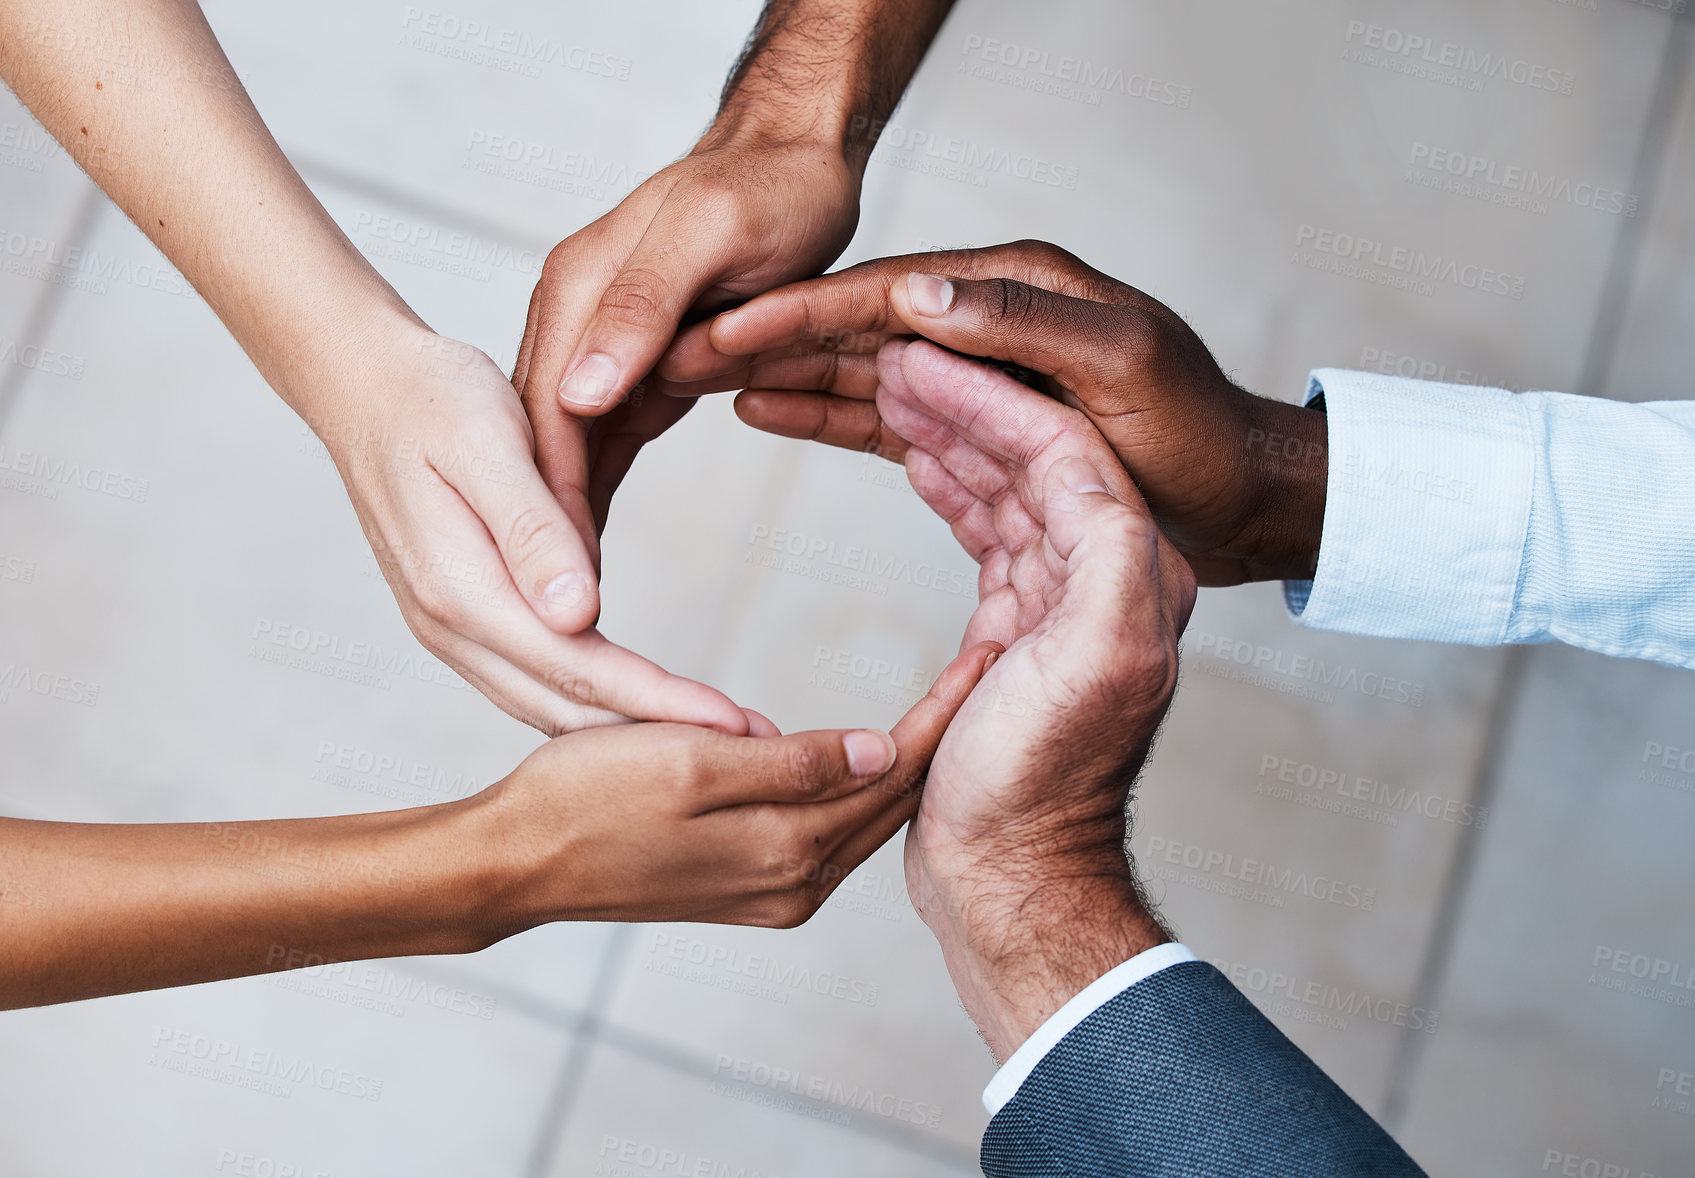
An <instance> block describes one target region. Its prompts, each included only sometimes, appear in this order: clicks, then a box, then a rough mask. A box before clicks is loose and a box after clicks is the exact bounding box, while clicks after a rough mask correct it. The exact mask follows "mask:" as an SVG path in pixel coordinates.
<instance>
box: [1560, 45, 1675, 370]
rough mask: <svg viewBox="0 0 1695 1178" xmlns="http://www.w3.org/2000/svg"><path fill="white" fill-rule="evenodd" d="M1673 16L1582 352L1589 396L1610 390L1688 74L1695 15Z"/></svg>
mask: <svg viewBox="0 0 1695 1178" xmlns="http://www.w3.org/2000/svg"><path fill="white" fill-rule="evenodd" d="M1671 20H1672V23H1671V29H1670V31H1669V32H1668V33H1667V35H1666V48H1665V53H1664V54H1663V55H1662V56H1661V58H1660V69H1659V74H1658V76H1657V77H1656V78H1655V80H1654V94H1653V97H1652V99H1651V100H1650V104H1649V107H1648V116H1647V118H1646V119H1645V120H1644V122H1643V127H1642V142H1641V144H1640V145H1639V146H1638V148H1637V152H1636V164H1635V167H1633V168H1632V169H1631V177H1630V185H1631V188H1630V190H1631V191H1632V192H1634V193H1636V195H1637V196H1638V197H1639V198H1640V203H1639V204H1638V205H1637V209H1636V216H1634V217H1630V218H1627V219H1626V220H1625V221H1624V224H1623V225H1621V226H1620V227H1619V234H1618V237H1617V239H1616V240H1615V241H1614V244H1613V254H1612V258H1611V259H1610V260H1609V262H1608V264H1607V274H1606V278H1605V279H1604V280H1603V282H1602V284H1601V299H1600V302H1599V303H1597V304H1596V308H1595V323H1594V327H1593V328H1592V329H1591V331H1590V335H1589V346H1588V348H1587V349H1586V350H1585V353H1584V358H1583V376H1582V379H1581V381H1580V382H1579V384H1578V387H1577V388H1576V389H1575V390H1573V391H1574V392H1578V393H1582V394H1583V395H1584V396H1587V397H1603V396H1605V395H1606V388H1607V378H1608V377H1609V376H1611V375H1612V369H1613V361H1614V359H1615V358H1616V356H1617V354H1618V341H1619V335H1620V333H1621V332H1622V331H1623V329H1624V314H1625V310H1626V304H1627V303H1628V302H1629V300H1630V293H1631V288H1632V287H1633V286H1634V285H1635V282H1636V270H1637V264H1638V262H1640V260H1641V257H1642V243H1643V237H1644V234H1645V233H1646V227H1647V224H1648V221H1649V220H1650V219H1651V218H1652V216H1653V214H1654V208H1655V205H1656V203H1657V202H1656V197H1657V196H1658V195H1659V186H1660V173H1661V170H1662V169H1663V168H1664V166H1665V159H1666V155H1667V154H1668V153H1669V149H1670V146H1671V133H1672V128H1673V126H1675V125H1676V122H1677V113H1678V103H1679V102H1680V101H1681V99H1682V97H1683V87H1684V83H1685V80H1686V79H1687V77H1688V75H1689V54H1690V41H1691V39H1692V37H1695V19H1692V18H1691V17H1690V15H1689V13H1687V12H1683V13H1676V14H1674V15H1673V16H1672V18H1671Z"/></svg>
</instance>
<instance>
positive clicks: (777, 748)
mask: <svg viewBox="0 0 1695 1178" xmlns="http://www.w3.org/2000/svg"><path fill="white" fill-rule="evenodd" d="M760 719H762V720H763V719H764V717H760ZM766 723H767V724H769V723H770V722H769V721H766ZM759 727H760V726H757V725H754V724H753V722H752V721H751V718H750V728H753V729H755V730H758V729H759ZM710 747H711V755H710V761H709V764H710V770H709V773H708V780H709V781H710V783H711V788H709V789H708V791H707V796H706V797H705V798H704V799H703V801H704V803H705V805H706V806H707V808H709V809H718V808H720V807H724V806H745V805H750V804H753V803H757V802H776V803H791V802H821V801H826V800H828V799H830V798H835V797H840V796H842V795H844V794H849V793H853V792H855V791H857V790H859V789H862V788H863V787H865V786H866V785H869V784H870V783H871V782H872V781H873V780H875V779H876V778H877V777H879V776H881V775H882V774H884V773H887V772H888V771H889V770H890V769H891V768H893V767H894V763H895V758H896V756H897V752H896V749H895V742H894V740H893V739H892V738H891V737H890V736H889V735H888V733H886V732H880V731H877V730H876V729H872V728H859V729H850V730H846V731H843V730H835V731H830V730H821V731H816V732H796V733H794V734H793V735H791V736H743V737H727V738H724V739H721V740H715V741H714V742H713V743H712V745H711V746H710Z"/></svg>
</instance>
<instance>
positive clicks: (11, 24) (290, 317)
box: [0, 0, 411, 412]
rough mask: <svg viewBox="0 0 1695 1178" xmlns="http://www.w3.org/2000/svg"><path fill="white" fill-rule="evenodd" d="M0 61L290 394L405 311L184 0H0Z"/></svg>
mask: <svg viewBox="0 0 1695 1178" xmlns="http://www.w3.org/2000/svg"><path fill="white" fill-rule="evenodd" d="M0 76H3V77H4V79H5V81H6V82H7V84H9V85H10V86H11V87H12V89H13V90H14V91H15V92H16V93H17V94H18V96H19V97H20V98H21V99H22V100H23V101H24V103H25V104H26V105H28V107H29V108H30V110H31V111H33V112H34V113H35V115H36V117H37V118H39V119H40V120H41V122H42V123H43V124H44V125H45V126H46V128H47V129H48V130H49V131H50V132H52V133H53V135H54V136H55V137H57V138H58V140H59V141H60V142H61V143H62V144H64V146H65V148H66V150H67V151H68V152H69V153H70V154H71V156H72V157H73V158H75V159H76V161H77V162H78V163H79V164H81V165H82V166H83V168H84V169H86V170H87V172H88V173H89V175H90V176H91V177H92V178H93V179H94V181H95V182H96V183H97V184H99V185H100V187H101V188H102V189H104V190H105V191H106V193H107V195H109V196H110V197H111V198H112V199H113V201H114V202H116V203H117V205H118V206H119V207H120V208H121V209H123V210H124V212H125V213H127V214H128V215H129V216H130V218H131V220H133V221H134V222H135V223H136V225H137V226H139V227H140V228H141V230H142V231H143V232H144V233H146V234H147V236H148V237H150V238H151V239H152V240H153V242H154V243H155V244H156V245H157V246H158V247H159V249H160V250H161V251H162V252H163V253H164V254H165V256H166V257H168V258H169V259H170V260H171V262H172V263H173V264H174V265H175V266H176V267H177V268H178V269H179V270H181V271H182V273H183V275H184V276H185V277H186V278H187V279H188V280H189V281H190V282H191V283H193V284H194V286H195V289H197V290H198V291H199V292H200V293H201V295H202V296H203V297H204V298H205V299H206V301H207V303H208V304H209V305H210V306H211V307H212V309H213V310H214V311H215V312H216V313H217V314H218V316H219V317H220V318H221V319H222V320H223V321H224V323H225V324H226V325H227V326H228V327H229V329H230V331H231V333H232V334H233V335H234V336H235V337H236V339H237V340H238V341H239V342H240V343H241V345H242V346H243V347H244V348H245V349H246V350H247V353H248V355H249V356H251V357H252V359H253V361H254V362H255V364H256V365H258V367H259V369H260V371H261V372H262V373H263V374H264V375H265V377H266V379H267V380H269V381H270V382H271V384H272V385H273V387H275V388H276V389H277V391H278V392H279V393H281V394H282V395H283V396H284V398H285V399H287V400H288V401H289V402H290V404H292V405H294V407H295V408H296V409H297V410H300V411H302V412H306V411H307V410H308V404H307V402H308V401H309V399H310V397H311V396H312V395H313V393H314V392H315V391H316V390H317V389H318V388H319V387H320V386H321V385H322V384H323V383H324V376H325V374H326V373H333V372H335V371H337V369H338V367H340V366H341V365H343V364H345V363H346V362H347V361H348V360H350V359H354V358H356V357H357V356H358V355H359V354H360V351H361V345H360V342H359V341H360V340H361V339H362V338H368V333H369V332H370V331H373V330H380V329H381V326H382V325H384V324H387V323H391V322H393V321H395V320H397V319H407V318H411V313H410V312H409V311H408V310H407V309H406V307H405V304H404V303H403V302H402V301H401V299H400V297H399V296H398V295H396V294H395V293H394V291H393V290H392V288H390V287H389V286H388V284H387V283H386V282H384V281H383V279H382V278H381V276H379V275H378V274H377V273H376V271H375V270H374V269H373V268H372V267H371V266H370V264H369V263H368V262H367V261H366V260H365V259H364V258H363V257H362V256H361V255H360V254H359V252H358V250H356V249H355V248H354V247H353V245H352V243H351V242H349V241H348V240H347V237H346V236H345V235H344V234H343V233H342V232H341V230H340V229H339V228H338V227H337V226H336V224H335V222H334V221H333V220H331V218H330V216H329V214H328V213H327V212H325V211H324V209H323V207H322V206H321V205H320V204H319V203H318V201H317V199H316V198H315V197H314V196H313V195H312V193H311V191H310V190H309V189H308V188H307V187H306V185H305V183H304V182H303V181H302V180H301V179H300V177H299V175H298V174H297V173H296V172H295V170H294V168H293V166H292V165H291V164H290V163H289V162H288V159H287V158H286V157H285V156H284V155H283V153H282V151H281V149H280V148H279V147H278V146H277V144H276V142H275V140H274V139H272V137H271V134H270V132H269V131H268V130H267V129H266V127H265V124H264V122H263V120H261V119H260V117H259V114H258V112H257V111H256V110H255V109H254V107H253V104H252V102H251V101H250V100H249V98H248V96H247V92H246V90H245V89H244V88H243V87H242V85H241V82H240V79H239V78H237V76H236V74H235V71H234V70H233V69H232V68H231V67H230V64H229V61H228V60H227V59H226V58H225V56H224V53H223V50H222V48H221V47H220V46H219V45H218V42H217V38H216V37H215V36H214V35H213V33H212V30H211V28H210V27H209V26H208V25H207V23H206V20H205V17H204V16H203V15H202V13H201V11H200V9H199V7H198V6H197V5H195V4H194V3H192V2H190V0H50V2H49V0H0Z"/></svg>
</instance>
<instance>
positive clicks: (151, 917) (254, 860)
mask: <svg viewBox="0 0 1695 1178" xmlns="http://www.w3.org/2000/svg"><path fill="white" fill-rule="evenodd" d="M479 820H480V815H479V811H478V809H477V806H476V804H475V802H474V801H467V802H460V803H451V804H449V805H444V806H432V807H426V808H423V809H418V810H404V811H399V812H395V813H389V814H358V815H351V816H347V817H338V818H314V819H300V820H289V821H273V822H242V823H202V824H171V825H157V826H117V825H94V824H83V823H63V822H27V821H21V820H17V819H0V1009H12V1008H17V1007H23V1006H37V1005H43V1004H47V1003H54V1002H68V1001H74V1000H76V999H81V998H93V997H97V996H100V995H105V994H118V993H127V992H130V991H134V990H149V989H157V988H159V987H163V986H179V985H187V984H190V983H194V982H205V981H213V980H217V979H220V978H232V977H242V976H246V975H249V974H258V973H267V972H271V971H274V970H279V969H293V968H299V967H300V966H303V965H310V964H320V963H323V962H326V961H346V960H355V959H359V958H369V957H392V956H400V955H405V954H415V953H452V952H469V951H473V950H475V949H479V948H482V947H483V946H485V945H487V944H489V943H491V942H493V941H494V940H497V939H499V938H500V937H501V936H505V935H507V934H509V933H512V932H515V931H518V930H517V928H516V927H509V921H508V918H507V917H505V916H504V915H503V914H502V913H501V912H499V911H497V907H498V906H499V905H500V904H501V902H502V899H503V897H504V896H505V895H506V890H505V888H504V887H503V886H502V883H501V878H502V877H501V876H500V874H499V873H498V872H497V871H496V870H494V869H493V868H492V867H491V866H490V865H489V864H488V863H485V862H484V861H483V860H482V859H481V858H480V856H481V854H482V852H481V850H480V849H479V848H480V846H481V845H484V843H483V840H482V839H480V838H476V837H473V836H475V835H479V834H481V833H484V832H481V831H476V830H472V829H470V827H471V825H473V824H475V823H476V822H478V821H479Z"/></svg>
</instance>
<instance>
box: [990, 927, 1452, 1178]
mask: <svg viewBox="0 0 1695 1178" xmlns="http://www.w3.org/2000/svg"><path fill="white" fill-rule="evenodd" d="M982 1163H983V1172H984V1174H986V1175H988V1176H989V1178H1036V1176H1047V1175H1068V1176H1071V1178H1109V1176H1110V1178H1140V1176H1142V1175H1148V1176H1152V1175H1160V1176H1162V1178H1163V1176H1171V1175H1192V1176H1195V1178H1211V1176H1217V1178H1227V1176H1236V1175H1242V1176H1249V1175H1251V1176H1254V1178H1264V1176H1271V1175H1299V1176H1301V1178H1330V1176H1338V1178H1339V1176H1342V1175H1350V1176H1351V1175H1373V1176H1388V1178H1399V1176H1403V1175H1416V1174H1422V1173H1423V1171H1422V1170H1420V1169H1419V1168H1418V1166H1417V1165H1416V1164H1414V1162H1413V1160H1412V1159H1411V1158H1410V1157H1408V1156H1407V1154H1406V1153H1405V1152H1404V1151H1403V1150H1402V1149H1401V1147H1400V1146H1398V1145H1396V1144H1395V1142H1394V1140H1393V1139H1392V1138H1391V1137H1390V1136H1389V1135H1388V1134H1387V1133H1386V1132H1384V1130H1383V1128H1382V1127H1381V1126H1380V1125H1378V1124H1377V1122H1376V1121H1374V1120H1373V1119H1372V1118H1371V1116H1370V1115H1369V1114H1367V1113H1366V1112H1365V1110H1364V1109H1362V1108H1360V1106H1359V1105H1357V1104H1355V1103H1354V1102H1353V1100H1351V1099H1350V1098H1349V1097H1348V1095H1347V1093H1345V1092H1343V1091H1342V1090H1341V1089H1340V1088H1338V1087H1337V1086H1336V1084H1335V1082H1334V1081H1332V1080H1331V1079H1330V1077H1329V1076H1327V1075H1325V1074H1324V1072H1323V1071H1322V1070H1321V1069H1320V1068H1319V1067H1318V1065H1317V1064H1315V1063H1313V1061H1312V1060H1311V1059H1309V1058H1307V1056H1306V1055H1305V1054H1304V1053H1302V1051H1301V1050H1300V1048H1298V1047H1296V1046H1295V1045H1294V1044H1293V1043H1291V1042H1290V1041H1289V1040H1288V1038H1287V1037H1285V1036H1284V1035H1283V1033H1282V1032H1281V1031H1279V1030H1278V1029H1277V1028H1276V1027H1275V1026H1273V1025H1272V1024H1271V1022H1270V1021H1269V1020H1268V1019H1266V1017H1265V1016H1264V1015H1262V1014H1261V1013H1260V1012H1259V1010H1258V1009H1256V1008H1255V1007H1254V1005H1253V1003H1251V1002H1249V1001H1248V1000H1247V998H1245V997H1243V995H1242V994H1241V992H1240V991H1238V990H1237V989H1236V987H1234V986H1233V985H1231V984H1230V982H1229V981H1228V980H1227V979H1226V978H1225V977H1224V975H1223V974H1221V973H1219V971H1218V970H1217V969H1215V968H1213V967H1212V966H1211V965H1208V964H1207V963H1205V962H1200V961H1191V962H1186V963H1184V964H1181V965H1175V966H1172V967H1170V968H1168V969H1165V970H1162V971H1161V972H1159V973H1156V974H1154V975H1153V976H1151V977H1148V978H1146V979H1144V980H1142V981H1140V982H1137V983H1136V984H1135V985H1132V986H1131V987H1129V988H1128V989H1126V990H1125V991H1124V992H1123V993H1121V994H1119V995H1118V996H1117V997H1115V998H1113V999H1111V1000H1110V1001H1108V1002H1106V1003H1105V1004H1104V1005H1102V1006H1101V1007H1099V1009H1097V1010H1096V1011H1095V1012H1094V1013H1093V1014H1092V1015H1090V1016H1089V1017H1088V1018H1086V1019H1085V1020H1084V1021H1083V1022H1081V1023H1080V1024H1078V1025H1077V1026H1076V1027H1074V1028H1073V1029H1072V1030H1071V1031H1070V1032H1069V1033H1068V1034H1067V1035H1066V1036H1065V1037H1064V1038H1063V1039H1061V1040H1060V1041H1059V1043H1058V1044H1057V1045H1056V1046H1055V1047H1054V1048H1053V1049H1052V1050H1050V1051H1049V1052H1048V1053H1047V1055H1046V1056H1044V1057H1043V1058H1042V1060H1041V1062H1039V1063H1038V1064H1037V1065H1036V1066H1035V1068H1034V1069H1033V1070H1032V1071H1031V1072H1030V1074H1029V1075H1028V1076H1027V1077H1026V1078H1025V1079H1024V1082H1023V1083H1022V1084H1021V1085H1019V1088H1018V1091H1017V1094H1016V1095H1014V1096H1013V1098H1012V1099H1011V1100H1010V1101H1009V1102H1008V1103H1007V1104H1006V1105H1004V1106H1003V1107H1002V1108H1001V1110H1000V1111H999V1112H998V1113H996V1114H995V1117H994V1119H993V1120H992V1121H990V1123H989V1128H988V1132H987V1133H986V1134H985V1135H984V1138H983V1151H982Z"/></svg>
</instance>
